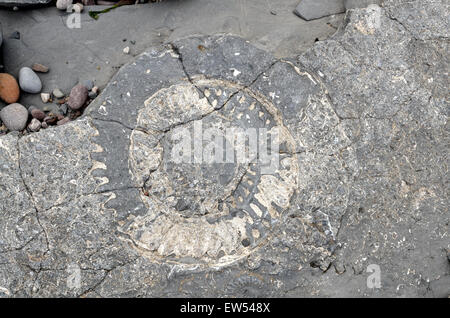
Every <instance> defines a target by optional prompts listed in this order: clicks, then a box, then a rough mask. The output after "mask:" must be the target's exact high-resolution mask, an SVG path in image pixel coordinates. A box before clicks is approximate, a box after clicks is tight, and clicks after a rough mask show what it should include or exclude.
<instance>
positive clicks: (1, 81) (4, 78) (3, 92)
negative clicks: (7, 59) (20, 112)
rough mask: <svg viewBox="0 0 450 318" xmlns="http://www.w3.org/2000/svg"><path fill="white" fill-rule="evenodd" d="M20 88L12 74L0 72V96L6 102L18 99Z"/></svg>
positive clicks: (9, 102) (13, 101)
mask: <svg viewBox="0 0 450 318" xmlns="http://www.w3.org/2000/svg"><path fill="white" fill-rule="evenodd" d="M19 96H20V89H19V84H17V81H16V79H15V78H14V76H12V75H10V74H8V73H0V98H1V99H2V100H4V101H5V102H6V103H8V104H12V103H15V102H17V101H18V100H19Z"/></svg>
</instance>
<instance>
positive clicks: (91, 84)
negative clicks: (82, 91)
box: [83, 80, 94, 90]
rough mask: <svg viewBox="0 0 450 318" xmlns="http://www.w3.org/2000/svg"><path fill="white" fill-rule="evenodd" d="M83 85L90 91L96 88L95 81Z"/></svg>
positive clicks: (86, 81)
mask: <svg viewBox="0 0 450 318" xmlns="http://www.w3.org/2000/svg"><path fill="white" fill-rule="evenodd" d="M83 85H84V86H85V87H86V88H87V89H88V90H91V89H93V88H94V81H93V80H85V81H84V82H83Z"/></svg>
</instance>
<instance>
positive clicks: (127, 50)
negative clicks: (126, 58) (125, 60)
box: [123, 46, 130, 54]
mask: <svg viewBox="0 0 450 318" xmlns="http://www.w3.org/2000/svg"><path fill="white" fill-rule="evenodd" d="M123 53H125V54H128V53H130V47H129V46H127V47H126V48H124V49H123Z"/></svg>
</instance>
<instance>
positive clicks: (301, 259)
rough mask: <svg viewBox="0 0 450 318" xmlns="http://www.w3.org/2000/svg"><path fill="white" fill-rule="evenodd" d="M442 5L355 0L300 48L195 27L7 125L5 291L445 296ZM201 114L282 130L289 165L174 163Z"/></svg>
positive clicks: (0, 251)
mask: <svg viewBox="0 0 450 318" xmlns="http://www.w3.org/2000/svg"><path fill="white" fill-rule="evenodd" d="M446 10H447V11H448V6H447V5H446V4H445V2H444V1H442V2H437V1H408V2H405V1H389V2H388V4H387V6H386V8H379V7H371V8H369V9H362V10H353V11H351V12H350V13H349V15H348V17H347V19H346V25H345V26H343V27H342V28H341V29H340V31H339V32H338V33H337V34H336V35H335V36H334V37H333V38H332V39H330V40H328V41H325V42H318V43H317V44H316V45H315V46H314V47H313V48H312V49H311V50H309V51H308V52H307V53H306V54H304V55H302V56H300V57H298V58H296V59H292V60H290V61H285V60H276V59H274V58H273V57H272V56H270V55H269V54H267V53H265V52H264V51H261V50H259V49H256V48H254V47H252V46H251V45H249V44H248V43H247V42H245V41H244V40H242V39H240V38H236V37H232V36H225V35H223V36H215V37H192V38H188V39H185V40H181V41H178V42H175V43H172V45H171V46H168V47H160V48H153V49H150V50H148V51H146V52H144V53H143V54H141V55H140V56H138V57H137V59H136V61H135V62H133V63H131V64H128V65H126V66H124V67H122V68H121V69H120V70H119V71H118V73H117V74H116V76H115V77H114V78H113V79H112V80H111V83H110V84H109V85H108V86H107V87H106V88H105V89H104V90H103V91H102V93H101V95H100V96H99V97H98V98H97V99H95V101H94V102H93V103H92V104H90V105H89V107H88V109H87V111H86V114H85V116H84V117H83V118H82V119H81V120H77V121H73V122H70V123H67V124H66V125H64V126H61V127H56V128H52V129H47V130H41V131H40V132H37V133H34V134H32V135H28V136H25V137H21V138H19V137H18V135H17V134H14V133H12V134H8V135H6V136H2V137H0V163H1V164H0V199H1V200H0V212H1V215H0V293H1V295H2V296H5V297H13V296H94V297H95V296H146V297H152V296H160V297H161V296H210V297H214V296H447V295H448V293H449V290H448V286H450V284H448V279H449V276H448V274H449V262H448V256H447V253H448V249H449V245H448V242H449V239H448V230H449V225H448V215H449V212H448V205H449V202H448V184H447V183H448V182H447V180H446V174H447V173H448V167H447V158H448V148H449V147H448V143H449V134H448V104H447V102H446V101H447V100H448V89H447V88H448V85H447V77H448V76H447V65H448V53H447V52H448V34H447V32H448V30H449V28H448V20H447V19H446V17H445V11H446ZM410 16H414V17H416V18H415V19H414V20H411V19H410V18H409V17H410ZM199 123H201V124H202V125H203V126H204V127H203V128H204V129H205V128H218V129H223V128H224V127H226V126H227V125H230V124H231V125H232V126H237V127H241V128H248V127H254V128H266V129H268V130H272V129H275V128H277V129H279V130H280V131H281V132H282V134H281V137H280V138H281V139H280V140H281V141H282V144H281V145H280V148H279V159H280V160H279V167H278V169H277V170H276V172H275V173H270V172H269V173H267V172H264V170H263V168H264V167H263V165H261V164H259V163H258V162H250V163H248V164H234V163H232V164H204V163H203V164H201V163H196V162H195V160H194V161H193V162H191V163H187V162H182V163H180V164H174V163H173V162H172V161H171V160H170V154H171V153H173V149H174V146H175V145H174V143H173V138H172V137H173V136H174V135H176V134H177V133H179V132H182V133H183V132H186V131H188V132H192V130H193V129H195V125H196V124H199ZM183 129H184V130H183ZM194 159H195V157H194ZM371 264H376V265H378V266H379V267H380V269H381V287H380V288H374V289H371V288H369V287H368V286H367V285H366V280H367V276H368V275H369V274H370V273H366V269H367V268H368V266H369V265H371ZM212 277H213V279H212Z"/></svg>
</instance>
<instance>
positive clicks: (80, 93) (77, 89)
mask: <svg viewBox="0 0 450 318" xmlns="http://www.w3.org/2000/svg"><path fill="white" fill-rule="evenodd" d="M87 97H88V89H87V88H86V87H85V86H84V85H82V84H78V85H76V86H74V87H73V88H72V90H71V91H70V95H69V100H68V101H67V104H68V105H69V107H70V108H71V109H73V110H77V109H80V108H81V107H82V106H83V105H84V103H85V102H86V99H87Z"/></svg>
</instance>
